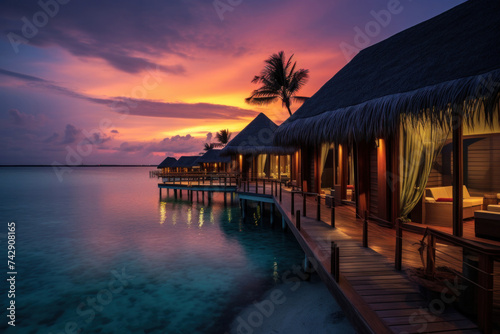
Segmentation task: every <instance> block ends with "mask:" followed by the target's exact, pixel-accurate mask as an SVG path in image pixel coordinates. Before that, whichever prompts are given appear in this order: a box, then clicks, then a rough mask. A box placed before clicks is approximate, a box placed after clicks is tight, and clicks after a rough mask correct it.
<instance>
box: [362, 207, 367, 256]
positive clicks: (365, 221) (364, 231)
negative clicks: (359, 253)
mask: <svg viewBox="0 0 500 334" xmlns="http://www.w3.org/2000/svg"><path fill="white" fill-rule="evenodd" d="M363 247H365V248H368V211H365V220H364V221H363Z"/></svg>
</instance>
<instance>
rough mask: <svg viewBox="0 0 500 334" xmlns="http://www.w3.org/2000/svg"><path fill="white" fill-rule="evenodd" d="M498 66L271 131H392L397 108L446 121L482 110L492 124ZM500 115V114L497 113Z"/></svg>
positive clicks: (292, 139) (287, 142)
mask: <svg viewBox="0 0 500 334" xmlns="http://www.w3.org/2000/svg"><path fill="white" fill-rule="evenodd" d="M499 96H500V70H494V71H491V72H488V73H484V74H481V75H477V76H472V77H467V78H461V79H457V80H452V81H448V82H443V83H440V84H437V85H433V86H427V87H423V88H420V89H417V90H414V91H410V92H405V93H398V94H393V95H389V96H384V97H381V98H376V99H373V100H370V101H366V102H363V103H360V104H358V105H353V106H349V107H345V108H339V109H337V110H332V111H327V112H324V113H321V114H319V115H316V116H312V117H307V118H301V119H296V120H295V121H293V122H287V123H284V124H282V125H281V126H280V127H279V128H278V129H277V130H276V132H275V136H274V144H275V145H279V146H301V145H319V144H321V143H324V142H336V143H352V142H354V141H365V142H367V141H370V140H373V139H375V138H387V137H389V136H391V135H392V134H393V133H394V131H395V130H396V129H397V128H398V126H399V116H400V115H401V114H405V115H408V116H410V117H414V118H415V119H416V120H417V119H418V120H430V121H432V122H440V123H441V124H442V125H446V124H450V120H451V117H452V112H461V113H463V116H464V121H465V122H466V124H467V125H469V126H473V125H474V120H475V119H477V117H478V116H479V113H480V112H484V116H485V120H486V122H487V123H488V124H490V125H492V122H493V120H494V119H495V117H494V116H495V114H496V115H497V116H500V106H499ZM499 118H500V117H499Z"/></svg>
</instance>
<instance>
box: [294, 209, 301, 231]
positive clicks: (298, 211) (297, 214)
mask: <svg viewBox="0 0 500 334" xmlns="http://www.w3.org/2000/svg"><path fill="white" fill-rule="evenodd" d="M295 227H296V228H297V230H298V231H300V210H297V213H296V214H295Z"/></svg>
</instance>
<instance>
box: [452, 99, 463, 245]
mask: <svg viewBox="0 0 500 334" xmlns="http://www.w3.org/2000/svg"><path fill="white" fill-rule="evenodd" d="M451 123H452V126H453V235H456V236H457V237H461V236H462V235H463V198H464V194H463V183H464V179H463V176H464V175H463V172H464V170H463V153H464V150H463V148H464V145H463V127H462V109H461V107H458V106H457V107H456V110H453V111H452V122H451Z"/></svg>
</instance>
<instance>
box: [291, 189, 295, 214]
mask: <svg viewBox="0 0 500 334" xmlns="http://www.w3.org/2000/svg"><path fill="white" fill-rule="evenodd" d="M291 194H292V210H291V211H292V216H293V213H294V212H295V196H294V195H295V192H294V191H293V190H292V192H291Z"/></svg>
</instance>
